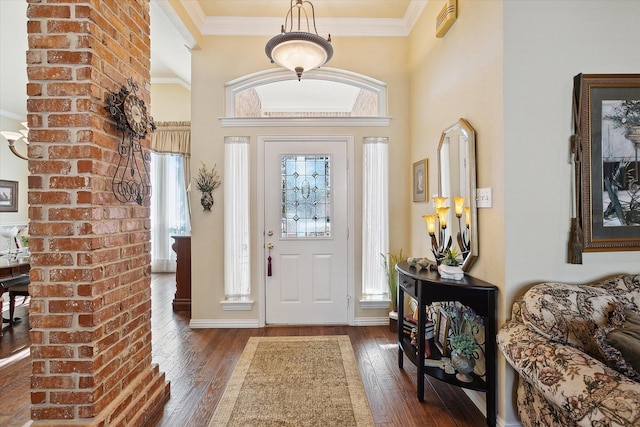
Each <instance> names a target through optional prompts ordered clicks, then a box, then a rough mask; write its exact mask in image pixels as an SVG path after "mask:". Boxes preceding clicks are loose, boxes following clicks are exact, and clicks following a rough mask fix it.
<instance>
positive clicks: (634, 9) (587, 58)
mask: <svg viewBox="0 0 640 427" xmlns="http://www.w3.org/2000/svg"><path fill="white" fill-rule="evenodd" d="M639 72H640V2H638V1H627V0H621V1H615V0H608V1H591V0H584V1H570V2H560V1H540V0H537V1H536V0H530V1H507V2H504V111H505V118H504V126H505V127H504V129H505V130H504V136H505V138H504V146H505V149H504V151H505V219H506V221H505V224H504V228H505V232H504V235H505V266H506V267H505V294H504V295H503V297H504V302H505V304H506V307H510V305H511V303H512V302H513V299H514V298H515V297H516V296H517V295H519V294H521V293H522V292H523V291H524V290H525V289H526V288H528V287H529V285H531V284H534V283H537V282H541V281H562V282H568V283H580V282H588V281H592V280H596V279H599V278H602V277H604V276H608V275H612V274H617V273H635V274H638V273H640V252H638V251H635V252H603V253H585V254H584V255H583V264H582V265H573V264H567V262H566V260H567V242H568V237H569V226H570V218H571V217H572V215H573V214H572V210H571V208H572V203H571V194H572V193H571V174H572V172H571V167H570V163H569V138H570V136H571V134H572V133H573V128H572V118H571V114H572V109H571V91H572V88H573V76H575V75H576V74H579V73H585V74H589V73H639ZM507 372H510V368H508V369H507ZM509 377H510V376H509ZM504 393H505V394H506V396H505V397H506V398H507V401H509V400H510V398H513V400H515V386H514V385H512V384H511V383H510V382H507V383H506V387H505V390H504ZM505 394H503V395H505ZM508 410H509V408H507V413H506V415H507V417H508V418H507V419H508V420H511V419H513V414H512V413H511V412H510V411H508Z"/></svg>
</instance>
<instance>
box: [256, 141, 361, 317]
mask: <svg viewBox="0 0 640 427" xmlns="http://www.w3.org/2000/svg"><path fill="white" fill-rule="evenodd" d="M347 193H348V179H347V143H346V140H345V139H344V138H343V139H342V140H335V139H334V138H326V139H325V140H323V139H318V138H317V137H315V138H310V139H305V137H300V138H298V139H290V138H287V139H282V140H278V139H267V140H265V142H264V225H265V230H264V233H265V240H264V241H265V251H264V256H265V266H266V268H265V274H266V278H265V299H266V305H265V320H266V323H268V324H346V323H347V322H348V302H349V301H348V286H347V282H348V281H347V266H348V264H347V259H348V250H347V241H348V237H347V233H348V229H347V226H348V220H347V218H348V205H349V204H348V203H347ZM269 248H271V249H269ZM268 257H270V258H271V261H270V262H269V261H268ZM269 264H270V265H269Z"/></svg>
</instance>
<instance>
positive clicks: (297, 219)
mask: <svg viewBox="0 0 640 427" xmlns="http://www.w3.org/2000/svg"><path fill="white" fill-rule="evenodd" d="M280 164H281V169H282V202H281V203H282V205H281V207H282V209H281V212H282V218H281V222H282V231H281V233H282V234H281V235H282V237H286V238H306V237H314V238H315V237H331V157H330V156H327V155H282V156H281V161H280Z"/></svg>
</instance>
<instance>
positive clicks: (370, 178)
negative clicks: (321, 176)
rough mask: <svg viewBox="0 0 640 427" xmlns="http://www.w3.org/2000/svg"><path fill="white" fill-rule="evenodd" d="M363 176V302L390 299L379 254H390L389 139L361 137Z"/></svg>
mask: <svg viewBox="0 0 640 427" xmlns="http://www.w3.org/2000/svg"><path fill="white" fill-rule="evenodd" d="M362 157H363V177H362V187H363V188H362V213H363V214H362V299H363V300H386V299H389V285H388V282H387V273H386V270H385V268H384V265H383V258H382V255H386V253H387V252H389V197H388V176H389V172H388V169H389V166H388V157H389V139H388V138H383V137H369V138H364V141H363V156H362Z"/></svg>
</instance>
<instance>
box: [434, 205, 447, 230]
mask: <svg viewBox="0 0 640 427" xmlns="http://www.w3.org/2000/svg"><path fill="white" fill-rule="evenodd" d="M448 210H449V208H448V207H444V208H437V209H436V213H437V214H438V220H439V221H440V228H447V211H448Z"/></svg>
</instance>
